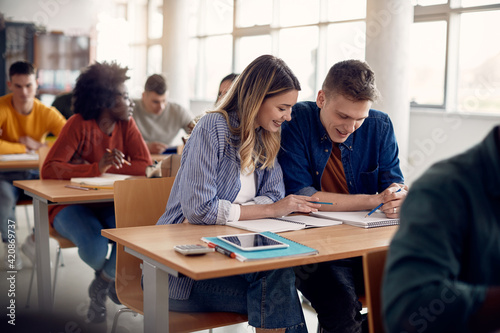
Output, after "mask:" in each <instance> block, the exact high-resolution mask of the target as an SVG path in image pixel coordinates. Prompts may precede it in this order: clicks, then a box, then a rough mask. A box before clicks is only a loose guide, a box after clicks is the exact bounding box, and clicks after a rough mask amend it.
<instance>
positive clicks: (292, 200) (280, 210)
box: [270, 194, 321, 217]
mask: <svg viewBox="0 0 500 333" xmlns="http://www.w3.org/2000/svg"><path fill="white" fill-rule="evenodd" d="M311 201H319V198H317V197H306V196H303V195H294V194H290V195H288V196H286V197H285V198H283V199H281V200H280V201H276V202H275V203H273V204H271V209H272V216H270V217H279V216H285V215H288V214H290V213H293V212H297V213H310V212H317V211H318V208H320V207H321V205H320V204H315V203H312V202H311Z"/></svg>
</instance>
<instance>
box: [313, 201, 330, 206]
mask: <svg viewBox="0 0 500 333" xmlns="http://www.w3.org/2000/svg"><path fill="white" fill-rule="evenodd" d="M309 202H310V203H313V204H320V205H333V202H321V201H309Z"/></svg>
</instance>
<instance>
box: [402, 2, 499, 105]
mask: <svg viewBox="0 0 500 333" xmlns="http://www.w3.org/2000/svg"><path fill="white" fill-rule="evenodd" d="M417 4H418V6H416V7H415V17H414V24H413V28H412V37H411V38H412V55H411V60H410V64H411V82H410V94H411V105H412V106H413V107H433V108H438V109H439V108H441V109H443V110H447V111H453V112H467V113H479V114H484V113H496V114H498V113H500V45H498V43H495V42H493V40H492V39H491V37H490V36H491V34H492V32H493V31H498V30H499V29H500V2H498V1H496V2H495V1H491V0H461V1H449V2H448V1H439V0H434V1H431V0H427V1H423V0H419V1H417ZM430 50H432V52H430Z"/></svg>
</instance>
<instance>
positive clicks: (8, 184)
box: [0, 170, 39, 246]
mask: <svg viewBox="0 0 500 333" xmlns="http://www.w3.org/2000/svg"><path fill="white" fill-rule="evenodd" d="M38 178H39V172H38V171H36V170H28V171H21V172H0V233H1V234H2V242H4V243H6V242H7V239H8V231H7V228H8V224H9V220H12V221H16V203H17V201H18V200H19V198H20V197H21V196H24V192H23V190H21V189H20V188H18V187H15V186H14V185H12V182H13V181H14V180H26V179H38ZM18 242H20V240H18ZM19 246H20V244H19Z"/></svg>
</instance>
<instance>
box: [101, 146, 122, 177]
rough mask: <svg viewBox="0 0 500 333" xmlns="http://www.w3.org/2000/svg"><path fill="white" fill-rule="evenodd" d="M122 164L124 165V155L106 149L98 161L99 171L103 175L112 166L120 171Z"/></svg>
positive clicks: (116, 150)
mask: <svg viewBox="0 0 500 333" xmlns="http://www.w3.org/2000/svg"><path fill="white" fill-rule="evenodd" d="M123 163H125V154H123V153H122V152H121V151H119V150H118V149H113V150H111V149H106V153H104V155H103V156H102V158H101V160H100V161H99V171H101V173H105V172H106V171H108V169H109V168H111V167H112V166H114V167H115V168H117V169H121V168H122V166H123Z"/></svg>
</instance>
